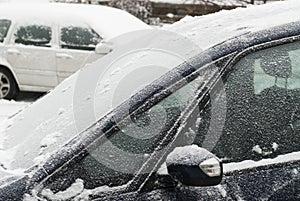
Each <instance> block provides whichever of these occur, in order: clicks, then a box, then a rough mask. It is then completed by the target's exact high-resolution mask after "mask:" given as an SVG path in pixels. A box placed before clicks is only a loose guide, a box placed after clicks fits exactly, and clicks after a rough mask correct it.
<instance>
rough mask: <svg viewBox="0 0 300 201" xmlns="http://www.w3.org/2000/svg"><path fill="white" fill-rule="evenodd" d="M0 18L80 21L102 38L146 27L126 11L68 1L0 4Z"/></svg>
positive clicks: (146, 26) (30, 20)
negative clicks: (69, 2)
mask: <svg viewBox="0 0 300 201" xmlns="http://www.w3.org/2000/svg"><path fill="white" fill-rule="evenodd" d="M0 17H1V18H8V19H11V20H15V21H17V22H23V23H25V24H26V23H27V21H28V23H29V22H31V23H32V22H34V21H37V22H41V21H42V22H44V21H45V22H50V23H51V22H52V23H53V22H57V23H60V24H64V22H66V24H69V23H84V24H88V25H90V26H91V27H92V28H93V29H95V31H97V32H98V33H99V34H100V35H101V37H103V38H105V39H106V40H108V39H110V38H113V37H116V36H118V35H121V34H124V33H126V32H130V31H135V30H140V29H149V28H150V26H148V25H147V24H145V23H144V22H142V21H141V20H139V19H138V18H136V17H134V16H132V15H130V14H129V13H127V12H125V11H123V10H120V9H116V8H112V7H107V6H101V5H87V4H68V3H48V2H45V3H34V4H33V3H31V2H29V3H25V2H23V3H22V2H21V3H20V2H18V3H13V2H11V3H0Z"/></svg>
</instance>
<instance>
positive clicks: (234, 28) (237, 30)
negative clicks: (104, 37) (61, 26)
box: [0, 0, 300, 169]
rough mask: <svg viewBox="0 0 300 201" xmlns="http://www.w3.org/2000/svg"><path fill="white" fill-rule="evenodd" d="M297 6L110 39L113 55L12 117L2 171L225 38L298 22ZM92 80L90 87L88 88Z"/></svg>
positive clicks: (33, 157) (41, 155)
mask: <svg viewBox="0 0 300 201" xmlns="http://www.w3.org/2000/svg"><path fill="white" fill-rule="evenodd" d="M299 10H300V2H298V1H297V0H294V1H288V2H279V3H270V4H268V5H264V6H260V7H255V8H254V7H251V8H248V9H236V10H233V11H222V12H220V13H217V14H212V15H208V16H203V17H195V18H188V19H187V18H186V19H183V20H182V21H180V22H178V23H175V24H174V25H172V26H171V27H170V28H169V30H171V31H173V33H171V32H164V31H160V30H148V32H147V31H146V32H143V31H142V32H137V33H136V32H135V33H131V34H125V35H123V36H121V37H118V38H115V39H112V44H114V51H113V52H112V53H110V54H109V55H107V56H105V57H103V58H102V59H100V60H98V61H96V62H95V63H93V64H91V65H88V66H86V67H85V68H83V69H82V70H80V71H78V72H77V73H75V74H74V75H73V76H71V77H70V78H68V79H66V80H65V81H64V82H63V83H61V84H60V85H59V86H58V87H56V88H55V90H53V91H52V92H50V93H49V94H47V95H46V96H44V97H43V98H41V99H40V100H38V101H36V102H35V103H34V104H32V105H31V106H30V107H28V108H26V109H25V110H24V111H23V112H22V113H20V114H18V115H17V116H15V117H14V118H13V122H11V123H10V125H9V126H8V127H7V128H6V130H5V131H4V132H2V134H1V135H3V136H5V137H6V138H5V141H4V143H3V144H2V146H3V149H2V150H1V151H0V155H2V156H3V155H5V154H6V153H9V154H11V155H10V156H11V157H9V158H10V160H3V159H2V158H1V157H0V162H1V163H2V164H3V165H4V166H5V167H6V168H7V169H18V168H24V169H27V168H29V167H30V166H32V165H33V164H38V163H41V162H43V161H44V160H45V159H46V158H47V157H48V156H49V155H50V154H51V153H52V152H54V151H55V150H57V149H58V148H59V147H61V146H62V145H63V144H65V143H66V142H68V141H69V140H70V139H71V138H73V137H74V136H76V135H77V134H78V133H80V132H81V131H83V130H84V129H86V128H87V127H88V126H90V125H91V124H93V123H95V121H96V120H97V119H99V118H101V117H103V116H104V115H105V114H106V113H107V112H109V111H111V110H112V109H113V108H114V107H115V106H117V105H119V104H120V103H121V102H123V101H124V100H126V99H128V98H129V97H130V96H131V95H132V94H133V93H134V92H136V91H138V90H139V89H141V88H142V87H143V86H145V85H147V84H149V83H151V82H152V81H154V80H155V79H157V78H159V77H160V76H161V75H163V74H164V73H165V72H167V71H169V70H170V69H171V68H174V67H176V66H177V65H178V64H180V63H182V62H183V61H186V60H187V59H188V58H190V57H192V56H195V55H197V54H199V52H201V51H202V50H204V49H207V48H209V47H211V46H213V45H215V44H218V43H220V42H222V41H224V40H226V39H229V38H232V37H235V36H238V35H240V34H243V33H247V32H249V31H255V30H260V29H263V28H266V27H271V26H275V25H279V24H281V23H287V22H293V21H296V20H300V15H299V14H298V12H299ZM272 16H273V17H272ZM149 32H150V33H149ZM176 33H179V34H181V35H180V36H179V35H177V34H176ZM182 36H184V37H182ZM95 79H98V80H96V82H95V83H96V86H95V88H94V89H90V88H88V87H89V84H90V83H92V82H93V80H94V81H95ZM90 110H92V111H93V114H90ZM78 119H79V120H80V121H78Z"/></svg>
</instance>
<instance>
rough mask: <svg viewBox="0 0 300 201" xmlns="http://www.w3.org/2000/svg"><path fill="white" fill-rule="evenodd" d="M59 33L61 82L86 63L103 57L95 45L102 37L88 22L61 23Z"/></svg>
mask: <svg viewBox="0 0 300 201" xmlns="http://www.w3.org/2000/svg"><path fill="white" fill-rule="evenodd" d="M59 33H60V34H59V35H60V37H59V41H60V42H59V43H60V48H59V49H58V51H57V53H56V61H57V72H58V80H59V82H61V81H63V80H64V79H65V78H67V77H69V76H70V75H72V74H73V73H74V72H76V71H77V70H79V69H80V68H82V67H83V66H85V64H87V63H90V62H92V61H95V60H96V59H98V58H100V57H101V55H99V54H96V53H95V47H96V45H97V44H98V43H100V41H102V37H101V36H99V34H97V33H96V32H95V31H94V30H93V29H92V28H91V27H90V26H88V25H87V24H83V23H78V22H77V23H69V24H65V23H63V24H61V25H60V27H59Z"/></svg>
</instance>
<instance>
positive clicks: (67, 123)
mask: <svg viewBox="0 0 300 201" xmlns="http://www.w3.org/2000/svg"><path fill="white" fill-rule="evenodd" d="M293 2H294V1H290V2H287V3H281V4H276V6H275V7H277V8H278V7H280V8H281V7H282V9H283V10H284V11H285V12H286V9H285V6H284V5H286V6H287V7H289V8H290V7H292V6H291V5H290V4H293ZM297 5H299V3H298V4H297ZM296 7H297V6H296ZM265 8H266V7H265ZM267 8H268V7H267ZM267 8H266V9H267ZM250 9H251V10H252V9H253V8H250ZM246 10H247V9H244V10H240V11H239V12H241V13H244V12H246ZM278 10H279V9H278ZM232 12H237V11H232ZM251 12H253V11H251ZM292 13H294V11H292ZM228 14H230V11H228ZM216 15H217V16H219V15H220V14H218V13H217V14H216ZM274 15H275V16H277V14H276V13H274ZM238 16H239V15H238ZM231 17H234V16H232V15H231ZM199 20H200V21H201V20H202V19H201V18H199ZM216 20H217V21H218V20H219V19H218V18H217V19H216ZM233 21H235V20H234V19H233ZM288 22H292V23H293V22H294V19H293V20H291V21H287V23H288ZM195 23H196V21H194V20H192V21H191V26H188V24H189V23H188V22H185V23H184V25H181V24H180V23H179V24H178V30H177V29H176V27H175V26H177V25H174V26H173V27H172V30H173V31H176V32H177V33H179V34H181V33H182V34H183V35H184V36H187V33H188V32H187V30H185V29H182V26H185V27H190V29H192V27H195ZM212 23H213V22H212ZM199 24H200V25H201V23H199ZM296 24H297V25H295V26H292V25H293V24H288V25H284V23H281V25H282V26H280V27H276V26H277V25H278V24H276V26H274V27H273V28H275V29H276V30H275V31H274V30H273V29H272V26H271V27H270V26H269V28H267V29H266V30H264V29H261V30H262V31H267V33H268V34H260V32H259V30H256V31H254V30H255V29H254V30H252V31H250V32H248V31H247V32H242V33H239V34H237V33H236V32H235V30H233V31H232V32H233V33H235V34H230V33H231V32H230V31H227V32H226V33H228V34H225V35H222V34H221V35H219V36H220V37H221V36H222V37H223V36H224V38H223V39H222V38H221V39H218V40H217V39H216V42H214V43H205V42H201V41H200V42H198V44H200V45H201V44H209V46H206V49H207V50H212V52H211V54H210V56H212V60H214V59H215V58H218V57H220V56H222V55H226V54H229V53H231V52H232V51H234V50H236V49H237V48H241V49H243V48H245V47H247V46H251V45H255V44H259V43H260V42H261V41H260V40H257V39H258V38H262V41H268V40H273V39H276V37H279V38H280V37H287V36H288V35H289V34H290V32H293V30H292V28H294V29H296V30H297V33H296V32H293V33H292V34H291V35H293V34H295V35H297V34H299V31H300V29H299V27H300V25H299V21H298V22H296ZM200 25H199V26H200ZM240 26H241V25H240ZM223 28H226V26H223ZM197 29H198V27H195V30H197ZM195 30H191V32H192V33H193V34H192V35H191V36H189V38H191V39H193V41H195V40H196V39H197V38H199V37H200V38H201V36H203V37H209V35H208V32H205V34H206V35H202V34H203V32H202V31H201V30H199V36H195V35H197V34H198V33H197V32H195ZM207 30H208V29H207ZM237 31H239V30H237ZM281 33H282V35H280V34H281ZM247 34H248V35H247ZM276 34H277V35H276ZM211 35H212V34H211ZM273 36H274V37H273ZM230 38H233V42H230V40H229V39H230ZM256 38H257V39H256ZM196 41H197V40H196ZM219 41H221V42H219ZM159 42H161V41H159ZM168 42H170V43H171V42H172V41H171V40H170V41H168V40H167V38H166V42H165V44H166V43H168ZM173 42H174V41H173ZM176 42H177V41H175V43H176ZM218 44H219V45H218ZM222 44H223V45H222ZM241 44H242V45H241ZM127 45H128V46H130V45H132V44H131V43H129V44H127ZM200 47H201V46H200ZM209 47H212V48H209ZM214 47H216V48H215V49H214ZM187 48H189V47H187ZM203 51H204V52H205V51H206V50H205V49H203ZM220 51H221V53H220ZM112 54H113V52H112ZM112 54H110V55H112ZM199 55H200V56H199ZM201 56H203V54H201V53H199V52H198V53H197V55H196V58H193V60H194V62H195V63H197V65H198V66H201V64H204V63H205V62H206V60H204V59H202V58H201ZM144 57H145V55H144ZM105 58H106V59H109V55H108V56H107V57H104V58H102V59H100V60H98V61H97V63H96V64H95V65H90V67H87V68H86V69H83V70H82V71H86V70H95V71H97V70H99V69H100V68H98V67H99V65H100V64H103V62H104V60H105ZM162 61H163V60H162ZM199 61H200V62H199ZM127 62H128V63H130V64H131V65H140V63H139V60H138V59H137V60H134V59H133V58H129V60H128V61H127ZM124 65H126V63H125V64H124ZM116 70H117V69H116ZM118 70H119V71H120V69H118ZM183 70H186V69H183ZM116 72H117V71H116ZM121 73H124V72H122V71H121ZM161 75H162V74H160V75H154V76H153V77H152V78H151V79H152V81H154V80H157V79H158V78H159V77H160V76H161ZM78 76H79V73H76V74H74V75H73V76H71V77H70V78H68V79H67V80H65V81H64V82H63V83H62V84H60V85H59V86H58V87H57V88H56V89H55V90H53V91H52V92H51V93H49V94H48V95H46V96H45V97H43V98H42V99H40V100H38V101H37V102H35V103H33V104H32V105H31V106H29V107H28V108H27V109H25V110H24V111H23V112H21V113H20V114H19V115H17V116H16V117H15V118H14V119H12V121H13V123H12V124H11V125H10V127H9V128H8V129H7V130H6V132H5V133H4V135H6V136H9V137H8V140H7V141H6V143H7V144H6V145H7V146H8V147H5V149H7V150H8V152H10V153H14V156H15V157H17V158H18V157H20V158H21V157H24V158H25V156H24V153H25V152H28V149H27V150H25V149H22V146H23V145H24V146H25V145H26V146H27V148H28V147H29V150H30V151H32V150H34V151H32V153H31V152H30V151H29V153H27V155H26V158H27V159H28V160H27V161H26V162H25V163H26V165H25V166H27V165H28V164H29V163H32V162H31V161H30V160H34V162H38V161H39V160H41V161H43V159H45V158H47V156H49V154H50V153H51V152H50V151H55V150H56V149H58V148H59V147H61V146H62V145H63V144H65V142H67V141H68V140H70V139H71V138H72V137H74V136H76V135H77V134H78V132H79V131H78V130H77V128H76V125H75V124H76V122H75V120H74V110H73V109H74V108H73V104H74V102H73V101H74V99H73V98H74V88H75V85H76V82H77V79H78ZM167 79H168V78H167ZM167 79H166V77H165V78H161V79H159V80H160V82H164V81H165V80H167ZM152 81H150V83H151V82H152ZM171 81H176V80H175V78H174V79H173V78H172V80H171ZM144 84H145V85H147V84H149V80H147V83H146V81H145V83H144ZM138 87H140V86H138ZM150 88H151V87H150ZM148 89H149V88H148ZM100 92H102V91H99V93H100ZM148 92H149V91H148ZM148 92H147V93H148ZM149 93H150V94H151V91H150V92H149ZM83 94H84V93H83ZM130 96H131V91H130V92H129V93H128V96H127V97H126V96H124V97H122V98H123V99H122V100H119V101H120V102H121V103H122V102H123V101H124V100H127V99H128V98H130ZM77 98H78V99H79V101H81V105H80V106H81V107H82V108H84V105H85V104H87V103H88V102H89V101H90V100H91V98H89V96H87V95H86V96H84V97H77ZM105 98H110V97H105V94H103V100H104V101H105ZM104 103H105V102H103V105H102V109H103V111H102V112H103V113H102V114H106V113H107V112H109V111H110V110H111V109H113V108H110V105H107V104H104ZM37 114H39V115H37ZM101 117H103V116H101ZM85 123H86V122H85ZM93 123H95V122H88V123H86V125H91V124H93ZM86 128H87V127H86ZM24 130H25V131H26V135H24ZM27 133H28V134H27ZM25 136H26V137H25ZM49 137H56V138H57V143H56V144H51V147H50V148H49V152H46V153H44V154H42V155H40V156H39V155H38V154H39V153H40V152H39V151H40V147H41V144H43V143H42V141H47V138H48V139H49ZM45 139H46V140H45ZM48 141H49V140H48ZM50 141H51V140H50ZM33 142H34V145H32V144H30V143H33ZM10 145H11V146H15V147H16V149H17V150H16V149H11V147H9V146H10ZM46 151H47V150H46ZM36 154H37V155H36ZM39 157H40V158H39ZM0 160H1V159H0ZM12 163H16V164H15V165H12V167H14V168H17V167H19V164H18V163H22V162H21V161H20V160H14V161H13V157H12Z"/></svg>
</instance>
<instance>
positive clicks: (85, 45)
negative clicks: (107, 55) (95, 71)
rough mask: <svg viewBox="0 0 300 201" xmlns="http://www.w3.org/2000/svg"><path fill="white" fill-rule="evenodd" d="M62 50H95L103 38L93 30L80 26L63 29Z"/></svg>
mask: <svg viewBox="0 0 300 201" xmlns="http://www.w3.org/2000/svg"><path fill="white" fill-rule="evenodd" d="M60 32H61V35H60V43H61V48H64V49H77V50H95V47H96V45H97V44H98V43H100V41H101V40H102V38H101V37H100V36H99V35H98V34H97V33H96V32H95V31H94V30H93V29H91V28H88V27H79V26H65V27H62V28H61V30H60Z"/></svg>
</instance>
